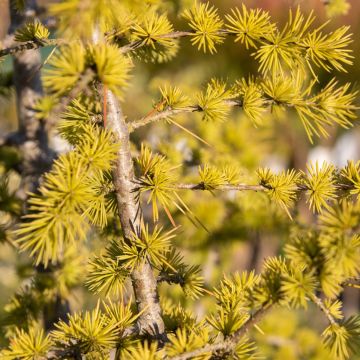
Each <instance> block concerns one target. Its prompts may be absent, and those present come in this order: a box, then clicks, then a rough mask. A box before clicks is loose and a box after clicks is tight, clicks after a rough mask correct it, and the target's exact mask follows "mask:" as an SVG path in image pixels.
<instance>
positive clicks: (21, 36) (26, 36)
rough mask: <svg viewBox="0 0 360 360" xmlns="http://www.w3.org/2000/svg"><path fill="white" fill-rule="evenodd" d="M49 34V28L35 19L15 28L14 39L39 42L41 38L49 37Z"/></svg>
mask: <svg viewBox="0 0 360 360" xmlns="http://www.w3.org/2000/svg"><path fill="white" fill-rule="evenodd" d="M49 35H50V32H49V30H48V29H47V28H46V27H45V26H44V25H43V24H41V22H40V21H38V20H35V21H34V22H32V23H28V24H26V25H24V26H23V27H22V28H20V29H17V30H16V32H15V41H19V42H26V41H36V42H39V43H40V44H41V43H42V41H43V40H46V39H47V38H48V37H49Z"/></svg>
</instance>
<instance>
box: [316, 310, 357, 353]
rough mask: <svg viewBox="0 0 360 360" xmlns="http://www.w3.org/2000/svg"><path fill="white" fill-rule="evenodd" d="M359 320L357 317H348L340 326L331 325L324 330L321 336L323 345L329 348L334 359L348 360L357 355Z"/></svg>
mask: <svg viewBox="0 0 360 360" xmlns="http://www.w3.org/2000/svg"><path fill="white" fill-rule="evenodd" d="M359 332H360V319H359V317H358V316H353V317H350V318H349V319H347V320H345V321H343V322H341V323H340V324H337V323H335V324H331V325H329V327H327V328H326V329H325V331H324V332H323V334H322V336H323V337H324V341H325V344H326V345H327V346H329V347H330V348H331V352H332V355H333V356H334V357H335V358H336V359H340V360H342V359H348V358H349V357H350V355H351V354H356V353H358V351H359V350H358V349H359V346H360V343H359Z"/></svg>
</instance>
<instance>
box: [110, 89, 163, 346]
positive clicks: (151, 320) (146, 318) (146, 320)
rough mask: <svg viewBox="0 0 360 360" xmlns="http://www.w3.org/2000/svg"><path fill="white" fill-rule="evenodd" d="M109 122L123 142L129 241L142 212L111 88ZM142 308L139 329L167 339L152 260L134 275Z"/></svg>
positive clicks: (120, 156)
mask: <svg viewBox="0 0 360 360" xmlns="http://www.w3.org/2000/svg"><path fill="white" fill-rule="evenodd" d="M106 99H107V121H106V125H107V128H109V129H110V130H111V131H112V132H113V133H114V135H115V137H116V141H118V142H119V143H120V144H121V145H120V147H119V150H118V153H117V159H116V161H115V169H114V171H113V179H114V180H113V181H114V186H115V191H116V198H117V204H118V211H119V218H120V222H121V227H122V230H123V233H124V237H125V240H126V241H130V240H129V239H130V237H131V234H132V233H133V232H135V233H137V234H138V236H141V230H140V225H141V220H142V211H141V207H140V204H139V201H138V197H137V193H136V190H135V186H136V184H135V183H134V182H133V178H134V165H133V160H132V156H131V152H130V139H129V131H128V127H127V124H126V122H125V117H124V115H123V113H122V109H121V106H120V103H119V100H118V99H117V98H116V97H115V95H114V94H113V93H112V92H111V91H109V90H107V96H106ZM131 280H132V284H133V288H134V293H135V299H136V303H137V307H138V311H139V312H141V315H140V316H139V318H138V322H137V325H138V328H139V331H140V333H141V334H147V335H149V336H150V337H153V338H156V339H157V340H159V341H160V342H164V341H165V340H166V334H165V326H164V321H163V319H162V316H161V308H160V304H159V299H158V293H157V281H156V279H155V276H154V273H153V270H152V267H151V265H150V263H149V262H148V261H145V262H144V264H142V265H140V266H139V267H138V268H135V269H134V270H133V272H132V274H131Z"/></svg>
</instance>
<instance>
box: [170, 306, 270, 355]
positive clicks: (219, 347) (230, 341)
mask: <svg viewBox="0 0 360 360" xmlns="http://www.w3.org/2000/svg"><path fill="white" fill-rule="evenodd" d="M270 308H271V305H264V306H263V307H262V308H261V309H259V310H258V311H257V312H255V313H254V314H253V315H252V316H251V317H250V319H249V320H248V321H247V322H246V323H245V324H244V325H243V326H242V327H241V328H240V329H239V330H237V331H236V332H235V333H234V334H232V335H231V336H229V337H227V338H226V339H225V340H224V341H221V342H217V343H215V344H210V345H206V346H204V347H202V348H199V349H196V350H192V351H188V352H186V353H183V354H180V355H177V356H173V357H167V358H166V359H167V360H187V359H192V358H195V357H197V356H200V355H204V354H224V353H230V352H231V351H233V350H234V348H235V347H236V345H237V344H238V342H239V341H240V340H241V338H242V337H243V336H244V335H246V334H247V333H248V332H249V330H250V329H251V328H252V327H253V326H254V325H256V324H257V323H258V322H259V321H261V319H262V318H263V317H264V315H265V314H266V313H267V312H268V311H269V309H270Z"/></svg>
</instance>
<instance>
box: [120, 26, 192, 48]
mask: <svg viewBox="0 0 360 360" xmlns="http://www.w3.org/2000/svg"><path fill="white" fill-rule="evenodd" d="M193 34H194V33H193V32H191V31H174V32H171V33H168V34H163V35H160V36H159V38H162V39H178V38H182V37H185V36H191V35H193ZM145 45H146V41H144V40H136V41H133V42H131V43H129V44H126V45H124V46H122V47H120V51H121V52H122V53H123V54H125V53H127V52H130V51H134V50H136V49H138V48H141V47H143V46H145Z"/></svg>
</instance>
